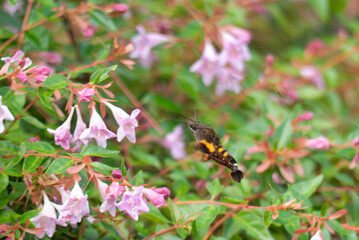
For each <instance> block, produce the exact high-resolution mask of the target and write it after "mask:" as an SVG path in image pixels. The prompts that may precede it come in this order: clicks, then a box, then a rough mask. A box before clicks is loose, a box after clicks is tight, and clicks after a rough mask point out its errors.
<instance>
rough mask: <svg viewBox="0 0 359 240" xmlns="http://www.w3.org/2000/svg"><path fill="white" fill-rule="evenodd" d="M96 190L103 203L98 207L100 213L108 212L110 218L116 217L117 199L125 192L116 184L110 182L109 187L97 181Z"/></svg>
mask: <svg viewBox="0 0 359 240" xmlns="http://www.w3.org/2000/svg"><path fill="white" fill-rule="evenodd" d="M98 188H99V190H100V193H101V196H102V199H103V203H102V204H101V207H100V212H102V213H103V212H106V211H109V212H110V214H111V216H112V217H115V216H116V202H117V201H118V197H119V196H120V195H121V194H122V192H123V191H124V190H125V188H124V187H123V186H121V185H120V184H119V183H118V182H112V183H111V184H110V186H108V185H107V184H106V183H104V182H102V181H100V180H98Z"/></svg>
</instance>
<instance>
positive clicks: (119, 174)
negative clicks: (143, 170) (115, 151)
mask: <svg viewBox="0 0 359 240" xmlns="http://www.w3.org/2000/svg"><path fill="white" fill-rule="evenodd" d="M111 177H113V178H114V179H121V178H122V171H121V170H113V171H112V173H111Z"/></svg>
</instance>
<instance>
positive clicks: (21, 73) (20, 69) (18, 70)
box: [0, 50, 54, 83]
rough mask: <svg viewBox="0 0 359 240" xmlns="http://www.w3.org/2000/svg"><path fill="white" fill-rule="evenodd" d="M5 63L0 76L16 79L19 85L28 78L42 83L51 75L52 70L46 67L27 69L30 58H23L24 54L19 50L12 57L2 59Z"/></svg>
mask: <svg viewBox="0 0 359 240" xmlns="http://www.w3.org/2000/svg"><path fill="white" fill-rule="evenodd" d="M1 60H2V61H4V62H5V64H4V66H2V68H1V70H0V75H4V74H6V75H8V76H9V77H12V78H15V77H16V78H17V79H18V80H19V81H20V82H21V83H25V82H27V81H28V79H29V78H34V79H35V81H36V82H40V83H42V82H44V81H45V80H46V78H47V77H49V76H50V75H51V74H53V73H54V72H53V70H52V69H50V68H49V67H48V66H35V67H32V68H29V67H30V66H31V64H32V60H31V59H30V58H24V53H23V52H22V51H21V50H19V51H17V52H16V53H15V54H14V56H12V57H2V58H1Z"/></svg>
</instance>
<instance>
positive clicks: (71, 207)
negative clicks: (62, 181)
mask: <svg viewBox="0 0 359 240" xmlns="http://www.w3.org/2000/svg"><path fill="white" fill-rule="evenodd" d="M61 212H64V213H65V214H64V215H67V219H69V222H70V224H72V225H74V224H76V223H79V222H81V219H82V217H83V216H85V215H88V214H89V213H90V208H89V202H88V200H87V194H86V195H84V193H83V192H82V189H81V187H80V185H79V183H78V182H77V181H76V182H75V186H74V188H73V189H72V190H71V193H70V196H69V197H68V199H66V201H65V202H64V203H63V204H62V206H61ZM70 213H71V217H69V216H70ZM60 214H61V213H60Z"/></svg>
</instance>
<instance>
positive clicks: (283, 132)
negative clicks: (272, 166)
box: [273, 116, 292, 149]
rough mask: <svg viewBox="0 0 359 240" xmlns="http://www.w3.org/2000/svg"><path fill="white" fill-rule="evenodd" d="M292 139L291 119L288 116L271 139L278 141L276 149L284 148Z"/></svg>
mask: <svg viewBox="0 0 359 240" xmlns="http://www.w3.org/2000/svg"><path fill="white" fill-rule="evenodd" d="M291 138H292V119H291V116H288V117H287V118H286V119H285V120H284V121H283V122H282V124H281V125H280V126H279V127H278V128H277V129H276V130H275V132H274V135H273V139H274V141H275V142H276V141H277V140H278V144H277V148H279V149H281V148H283V147H286V146H287V145H288V143H289V142H290V140H291Z"/></svg>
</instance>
